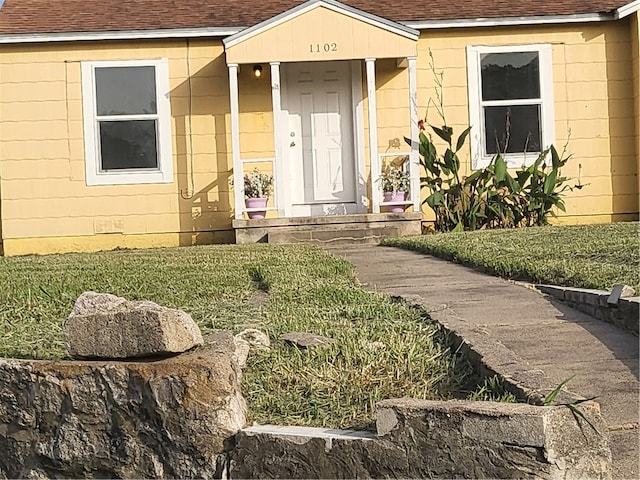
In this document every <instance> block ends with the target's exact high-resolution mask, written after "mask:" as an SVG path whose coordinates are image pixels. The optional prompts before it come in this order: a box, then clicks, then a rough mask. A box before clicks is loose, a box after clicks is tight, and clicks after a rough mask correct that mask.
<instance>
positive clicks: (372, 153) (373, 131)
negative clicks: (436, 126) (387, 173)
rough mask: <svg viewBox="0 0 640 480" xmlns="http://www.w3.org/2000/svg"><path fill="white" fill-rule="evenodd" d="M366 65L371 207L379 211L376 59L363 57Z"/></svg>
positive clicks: (380, 199) (380, 197)
mask: <svg viewBox="0 0 640 480" xmlns="http://www.w3.org/2000/svg"><path fill="white" fill-rule="evenodd" d="M364 61H365V64H366V67H367V99H368V106H369V163H370V165H371V209H372V211H373V213H380V202H381V201H382V195H381V191H382V190H381V189H380V184H379V182H378V178H379V177H380V174H381V173H382V171H381V169H380V157H379V156H378V107H377V102H376V59H375V58H365V60H364Z"/></svg>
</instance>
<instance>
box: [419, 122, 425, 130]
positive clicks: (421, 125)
mask: <svg viewBox="0 0 640 480" xmlns="http://www.w3.org/2000/svg"><path fill="white" fill-rule="evenodd" d="M418 128H419V129H420V130H421V131H424V120H418Z"/></svg>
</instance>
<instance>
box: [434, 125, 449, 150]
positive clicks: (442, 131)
mask: <svg viewBox="0 0 640 480" xmlns="http://www.w3.org/2000/svg"><path fill="white" fill-rule="evenodd" d="M431 128H432V129H433V131H434V132H436V135H438V136H439V137H440V138H441V139H442V140H444V141H445V142H447V143H448V144H449V145H451V135H453V129H452V128H451V127H448V126H447V125H443V126H442V128H438V127H434V126H433V125H431Z"/></svg>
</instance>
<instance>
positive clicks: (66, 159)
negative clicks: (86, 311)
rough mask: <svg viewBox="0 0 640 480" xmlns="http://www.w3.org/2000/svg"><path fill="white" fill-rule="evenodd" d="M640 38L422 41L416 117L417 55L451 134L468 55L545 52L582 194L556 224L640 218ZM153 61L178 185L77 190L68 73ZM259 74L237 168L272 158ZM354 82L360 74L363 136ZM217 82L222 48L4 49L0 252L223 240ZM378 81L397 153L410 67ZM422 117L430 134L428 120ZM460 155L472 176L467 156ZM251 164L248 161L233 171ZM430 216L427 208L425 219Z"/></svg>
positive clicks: (78, 104) (223, 128) (75, 116)
mask: <svg viewBox="0 0 640 480" xmlns="http://www.w3.org/2000/svg"><path fill="white" fill-rule="evenodd" d="M630 32H631V37H632V38H631V41H630ZM637 38H638V16H637V14H636V15H635V16H634V17H632V18H631V19H624V20H621V21H617V22H602V23H594V24H581V25H578V24H572V25H564V26H535V27H528V28H524V27H517V28H516V27H509V28H486V29H451V30H431V31H428V32H423V34H422V35H421V38H420V40H419V42H418V52H419V54H418V104H419V115H420V117H423V116H424V113H425V111H426V107H427V103H428V100H429V98H430V97H432V98H434V99H435V92H434V86H435V85H434V79H433V74H432V72H431V71H430V69H429V50H431V52H432V53H433V57H434V61H435V65H436V68H437V69H438V70H444V71H445V74H444V91H443V93H444V104H445V113H446V116H447V120H448V123H449V124H450V125H452V126H453V127H454V128H455V131H456V133H460V132H461V131H462V130H463V129H464V128H465V127H466V126H467V125H468V124H469V114H468V91H467V67H466V51H465V49H466V47H467V46H468V45H507V44H514V45H517V44H529V43H551V44H552V58H553V77H554V78H553V80H554V97H555V126H556V145H557V146H559V147H562V145H563V144H565V143H566V142H567V139H569V143H568V151H569V153H571V154H572V155H573V157H572V159H571V160H570V162H569V163H568V165H567V166H566V168H565V169H564V171H563V173H564V174H565V175H567V176H569V177H576V178H577V177H578V175H579V176H580V181H581V183H582V184H586V185H587V186H585V188H583V189H582V190H580V191H578V190H576V191H574V192H571V193H568V194H567V201H566V204H567V214H566V215H563V216H562V217H561V218H560V221H561V222H569V223H582V222H606V221H615V220H628V219H634V218H637V212H638V191H639V189H638V168H639V167H638V156H639V155H638V152H639V151H640V150H639V149H640V145H639V142H640V133H639V130H638V129H639V127H638V124H639V123H640V122H638V111H639V110H640V106H639V105H638V63H637V62H638V40H637ZM152 58H168V62H169V76H170V98H171V116H172V120H171V121H172V130H173V132H172V141H173V161H174V177H175V181H174V182H173V183H166V184H149V185H114V186H91V187H88V186H86V182H85V160H84V141H83V135H84V133H83V126H82V92H81V74H80V62H82V61H97V60H128V59H152ZM263 73H264V75H263V76H262V77H261V78H260V79H256V78H254V77H253V75H252V71H251V65H242V66H241V68H240V76H239V93H240V131H241V141H240V144H241V157H242V158H245V159H251V158H255V159H259V158H263V157H273V156H274V147H273V116H272V113H271V88H270V80H269V68H268V67H267V68H264V70H263ZM365 82H366V75H364V68H363V95H364V102H363V104H364V109H365V111H364V128H365V132H364V138H368V132H367V129H368V125H367V118H368V112H367V98H366V84H365ZM634 82H635V83H634ZM228 85H229V83H228V71H227V66H226V59H225V54H224V51H223V46H222V42H221V41H219V40H215V39H209V40H190V41H188V42H187V41H185V40H162V41H151V40H149V41H138V42H82V43H59V44H56V43H51V44H46V45H44V44H27V45H4V46H3V53H2V55H1V56H0V209H1V210H0V219H1V224H2V228H1V232H2V237H3V243H4V250H5V254H7V255H16V254H24V253H51V252H58V251H72V250H75V251H79V250H98V249H109V248H115V247H146V246H168V245H179V244H192V243H208V242H225V241H233V232H232V230H231V220H232V218H233V213H232V204H233V198H232V197H233V196H232V194H231V193H230V189H231V187H230V180H231V178H232V158H231V147H230V146H231V136H230V119H229V86H228ZM376 85H377V103H378V141H379V145H378V150H379V152H380V153H383V152H389V153H393V152H399V153H400V152H406V151H408V150H409V149H408V146H407V145H406V144H405V143H404V140H403V137H404V136H406V135H408V133H409V91H408V75H407V69H406V68H398V66H397V65H396V60H395V59H379V60H377V61H376ZM634 85H635V87H634ZM634 88H635V90H634ZM189 99H191V101H190V100H189ZM428 120H429V121H430V122H432V123H435V124H438V123H439V121H438V119H437V118H436V117H435V111H434V109H433V108H430V109H429V118H428ZM569 131H571V134H570V135H569ZM461 157H462V159H463V162H464V165H465V166H464V168H465V169H466V172H469V170H470V160H469V159H470V152H469V150H468V148H465V149H464V150H463V151H462V152H461ZM366 158H369V155H368V152H366ZM255 165H257V166H260V167H261V168H264V169H267V170H269V169H270V168H271V167H270V165H269V164H264V163H263V164H255ZM579 166H581V168H580V167H579ZM252 167H253V164H250V163H248V164H245V171H248V170H250V169H251V168H252ZM376 178H377V174H376V173H374V180H375V179H376ZM374 186H375V187H376V188H377V183H374ZM369 189H371V185H369ZM425 208H426V207H425ZM430 218H432V217H431V212H429V211H425V219H426V220H428V219H430Z"/></svg>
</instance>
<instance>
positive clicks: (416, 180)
mask: <svg viewBox="0 0 640 480" xmlns="http://www.w3.org/2000/svg"><path fill="white" fill-rule="evenodd" d="M407 62H408V72H409V110H410V111H409V115H410V120H411V154H410V155H409V175H411V200H412V201H413V211H414V212H419V211H420V210H421V205H420V156H419V150H418V146H419V143H418V142H419V138H418V136H419V132H418V82H417V79H416V57H407Z"/></svg>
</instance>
